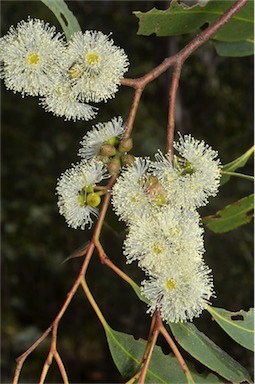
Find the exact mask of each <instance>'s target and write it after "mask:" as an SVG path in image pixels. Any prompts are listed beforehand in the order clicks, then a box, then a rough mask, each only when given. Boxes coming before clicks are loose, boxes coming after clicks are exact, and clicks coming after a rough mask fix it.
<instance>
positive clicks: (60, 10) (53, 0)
mask: <svg viewBox="0 0 255 384" xmlns="http://www.w3.org/2000/svg"><path fill="white" fill-rule="evenodd" d="M41 1H42V2H43V3H44V4H45V5H46V6H47V7H48V8H49V9H50V10H51V11H52V12H53V13H54V15H55V16H56V18H57V19H58V21H59V23H60V25H61V27H62V29H63V31H64V33H65V35H66V39H67V40H70V37H71V36H72V34H73V33H75V32H78V31H80V30H81V27H80V25H79V23H78V21H77V19H76V17H75V16H74V14H73V13H72V12H71V11H70V9H69V8H68V6H67V5H66V3H65V2H64V0H41Z"/></svg>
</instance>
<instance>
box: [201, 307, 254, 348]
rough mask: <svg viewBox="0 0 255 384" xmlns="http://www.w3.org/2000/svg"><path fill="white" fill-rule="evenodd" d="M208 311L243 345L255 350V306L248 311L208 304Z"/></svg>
mask: <svg viewBox="0 0 255 384" xmlns="http://www.w3.org/2000/svg"><path fill="white" fill-rule="evenodd" d="M207 311H208V312H210V314H211V315H212V316H213V319H214V320H215V321H217V323H218V324H219V325H220V326H221V328H222V329H224V331H225V332H226V333H227V334H228V335H229V336H230V337H232V339H234V340H235V341H236V342H237V343H239V344H240V345H242V346H243V347H245V348H247V349H250V350H251V351H254V308H251V309H250V310H249V311H248V312H245V311H243V310H241V311H239V312H229V311H227V310H226V309H223V308H215V307H211V306H209V305H208V307H207Z"/></svg>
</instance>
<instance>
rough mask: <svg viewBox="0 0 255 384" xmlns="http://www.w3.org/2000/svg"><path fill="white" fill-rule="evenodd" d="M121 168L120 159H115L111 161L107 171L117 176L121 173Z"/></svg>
mask: <svg viewBox="0 0 255 384" xmlns="http://www.w3.org/2000/svg"><path fill="white" fill-rule="evenodd" d="M120 168H121V163H120V159H119V157H117V156H116V157H114V158H113V159H111V160H110V162H109V164H108V166H107V169H108V172H109V173H110V175H117V174H118V173H119V170H120Z"/></svg>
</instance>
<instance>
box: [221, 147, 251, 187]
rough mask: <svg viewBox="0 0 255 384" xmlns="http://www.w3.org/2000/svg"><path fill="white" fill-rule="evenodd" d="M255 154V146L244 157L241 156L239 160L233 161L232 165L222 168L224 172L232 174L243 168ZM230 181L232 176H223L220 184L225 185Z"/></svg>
mask: <svg viewBox="0 0 255 384" xmlns="http://www.w3.org/2000/svg"><path fill="white" fill-rule="evenodd" d="M253 152H254V146H252V147H251V148H250V149H248V151H246V152H245V153H244V154H243V155H241V156H240V157H238V158H237V159H235V160H233V161H231V163H228V164H226V165H224V166H223V167H222V171H226V172H232V171H235V170H236V169H238V168H241V167H243V166H244V165H245V164H246V163H247V161H248V159H249V157H250V156H251V155H252V154H253ZM229 179H230V176H228V175H224V174H223V175H222V177H221V180H220V184H221V185H223V184H225V183H226V182H227V181H228V180H229Z"/></svg>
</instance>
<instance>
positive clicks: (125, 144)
mask: <svg viewBox="0 0 255 384" xmlns="http://www.w3.org/2000/svg"><path fill="white" fill-rule="evenodd" d="M132 148H133V139H132V138H131V137H129V138H127V139H122V140H121V141H120V143H119V147H118V151H119V152H120V153H125V152H129V151H130V150H131V149H132Z"/></svg>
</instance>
